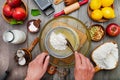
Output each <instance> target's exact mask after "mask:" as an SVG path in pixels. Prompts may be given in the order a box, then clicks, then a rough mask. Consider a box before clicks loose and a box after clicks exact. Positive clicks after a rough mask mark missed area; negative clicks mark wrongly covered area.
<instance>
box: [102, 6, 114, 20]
mask: <svg viewBox="0 0 120 80" xmlns="http://www.w3.org/2000/svg"><path fill="white" fill-rule="evenodd" d="M102 13H103V17H104V18H107V19H112V18H115V12H114V10H113V8H111V7H104V8H102Z"/></svg>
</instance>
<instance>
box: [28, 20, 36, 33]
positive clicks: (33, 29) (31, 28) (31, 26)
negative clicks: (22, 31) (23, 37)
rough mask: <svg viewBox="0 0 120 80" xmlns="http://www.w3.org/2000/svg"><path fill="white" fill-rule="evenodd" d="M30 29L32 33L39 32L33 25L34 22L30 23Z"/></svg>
mask: <svg viewBox="0 0 120 80" xmlns="http://www.w3.org/2000/svg"><path fill="white" fill-rule="evenodd" d="M28 29H29V30H30V31H32V32H36V31H38V28H36V26H35V25H34V24H33V21H32V22H30V26H29V27H28Z"/></svg>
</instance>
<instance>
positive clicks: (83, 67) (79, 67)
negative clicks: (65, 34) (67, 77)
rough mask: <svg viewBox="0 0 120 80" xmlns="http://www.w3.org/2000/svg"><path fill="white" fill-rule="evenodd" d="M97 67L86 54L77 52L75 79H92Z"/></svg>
mask: <svg viewBox="0 0 120 80" xmlns="http://www.w3.org/2000/svg"><path fill="white" fill-rule="evenodd" d="M94 73H95V69H94V67H93V65H92V63H91V62H90V60H89V59H88V58H87V57H85V56H84V55H82V54H80V53H78V52H75V69H74V76H75V80H92V78H93V76H94Z"/></svg>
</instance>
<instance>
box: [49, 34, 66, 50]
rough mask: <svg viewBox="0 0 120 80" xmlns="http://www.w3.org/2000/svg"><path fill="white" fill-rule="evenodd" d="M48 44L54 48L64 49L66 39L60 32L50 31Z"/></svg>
mask: <svg viewBox="0 0 120 80" xmlns="http://www.w3.org/2000/svg"><path fill="white" fill-rule="evenodd" d="M50 44H51V45H52V47H53V48H55V49H56V50H65V49H66V48H67V45H66V44H67V41H66V39H65V36H64V35H63V34H62V33H59V34H56V33H55V32H52V33H51V35H50Z"/></svg>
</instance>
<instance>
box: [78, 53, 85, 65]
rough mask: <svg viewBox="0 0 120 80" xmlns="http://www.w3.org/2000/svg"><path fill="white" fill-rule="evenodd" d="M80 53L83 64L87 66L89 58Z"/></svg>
mask: <svg viewBox="0 0 120 80" xmlns="http://www.w3.org/2000/svg"><path fill="white" fill-rule="evenodd" d="M79 55H80V57H81V63H82V65H83V66H86V65H87V62H86V60H87V58H86V57H85V56H84V55H82V54H79Z"/></svg>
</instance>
